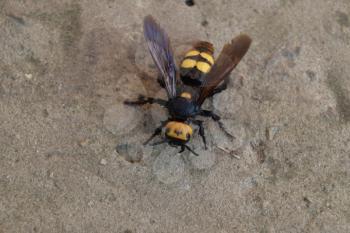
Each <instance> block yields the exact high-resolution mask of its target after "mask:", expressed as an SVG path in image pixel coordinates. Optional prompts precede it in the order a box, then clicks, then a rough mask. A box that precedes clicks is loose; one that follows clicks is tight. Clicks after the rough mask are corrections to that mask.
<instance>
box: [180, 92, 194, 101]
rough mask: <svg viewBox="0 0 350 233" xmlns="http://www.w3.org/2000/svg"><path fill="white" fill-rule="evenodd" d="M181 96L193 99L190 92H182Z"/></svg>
mask: <svg viewBox="0 0 350 233" xmlns="http://www.w3.org/2000/svg"><path fill="white" fill-rule="evenodd" d="M180 96H181V97H183V98H186V99H189V100H190V99H191V98H192V95H191V94H190V93H188V92H182V93H181V95H180Z"/></svg>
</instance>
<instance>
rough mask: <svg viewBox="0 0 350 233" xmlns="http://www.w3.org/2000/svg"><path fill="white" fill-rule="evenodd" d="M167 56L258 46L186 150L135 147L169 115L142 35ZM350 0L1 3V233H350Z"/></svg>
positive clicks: (217, 99) (213, 103)
mask: <svg viewBox="0 0 350 233" xmlns="http://www.w3.org/2000/svg"><path fill="white" fill-rule="evenodd" d="M147 14H152V15H153V16H154V17H155V18H156V19H157V20H158V21H159V22H161V25H162V27H164V28H166V31H167V32H168V34H169V36H170V38H171V41H172V45H173V47H174V51H175V54H176V59H177V61H179V59H181V56H182V55H183V53H184V51H186V49H188V48H189V47H190V45H191V43H192V42H193V41H195V40H197V39H202V40H209V41H211V42H213V43H214V45H215V48H216V53H215V54H216V56H217V55H218V53H219V51H220V49H221V47H222V46H223V44H224V43H225V42H227V41H229V40H230V39H231V38H233V37H234V36H236V35H238V34H239V33H241V32H244V33H247V34H249V35H250V36H251V37H252V38H253V44H252V46H251V48H250V50H249V52H248V54H247V55H246V56H245V57H244V59H243V60H242V62H241V63H240V64H239V65H238V67H237V69H236V70H235V71H234V72H233V73H232V75H231V79H232V82H231V84H230V86H229V88H228V90H227V91H225V92H223V93H222V94H220V95H217V96H215V98H213V99H209V100H208V101H207V102H206V103H205V107H206V108H208V109H212V110H214V111H215V112H217V113H219V114H221V115H222V117H223V122H224V124H225V126H226V127H227V128H228V130H229V131H230V132H231V133H232V134H233V135H234V136H235V139H234V140H232V139H229V138H227V137H226V135H225V134H223V133H222V131H221V130H220V129H219V127H218V126H217V124H215V123H214V122H212V121H211V120H206V121H205V127H206V132H207V135H208V141H209V149H208V150H207V151H205V150H204V149H203V145H202V142H201V140H200V138H199V136H198V135H197V129H196V133H195V136H194V138H193V140H192V142H191V143H190V145H191V146H192V147H193V148H194V149H195V150H196V151H197V152H199V153H200V154H201V155H200V156H199V157H195V156H194V155H193V154H190V153H188V152H185V153H183V154H181V155H180V154H177V152H178V149H174V148H172V147H169V146H167V145H159V146H157V147H154V148H152V147H151V146H146V147H145V146H142V142H143V141H144V140H145V139H146V138H147V137H148V136H149V135H150V134H151V133H152V131H153V129H154V128H155V127H156V126H157V125H158V124H159V121H160V120H164V118H166V114H167V113H166V112H165V111H164V109H161V108H159V107H157V106H144V107H140V108H131V107H126V106H124V105H123V104H122V101H123V100H125V99H132V98H136V97H137V95H138V94H146V95H149V96H163V97H165V93H164V90H162V89H160V87H159V86H158V84H157V83H156V74H157V73H156V70H155V67H154V65H153V63H152V60H151V57H150V55H149V53H148V51H147V48H146V45H145V42H144V39H143V36H142V20H143V17H144V16H145V15H147ZM349 64H350V1H348V0H264V1H262V0H231V1H230V0H217V1H208V0H203V1H200V0H197V1H195V5H194V6H192V7H189V6H187V5H186V4H185V1H171V0H154V1H144V0H135V1H121V0H101V1H92V0H81V1H74V0H63V1H37V0H28V1H23V0H0V232H1V233H8V232H118V233H119V232H120V233H139V232H159V233H160V232H187V233H190V232H196V233H198V232H203V233H204V232H218V233H231V232H261V233H265V232H271V233H272V232H344V233H345V232H350V197H349V192H350V178H349V170H350V157H349V156H350V153H349V150H350V79H349V75H350V66H349Z"/></svg>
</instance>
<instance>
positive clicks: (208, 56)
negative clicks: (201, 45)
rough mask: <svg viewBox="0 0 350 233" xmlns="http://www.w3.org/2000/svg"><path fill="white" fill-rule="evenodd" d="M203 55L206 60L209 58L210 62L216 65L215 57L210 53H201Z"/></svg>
mask: <svg viewBox="0 0 350 233" xmlns="http://www.w3.org/2000/svg"><path fill="white" fill-rule="evenodd" d="M200 54H201V57H203V58H204V59H205V60H207V61H208V62H209V63H210V64H212V65H214V58H213V56H212V55H210V54H209V53H205V52H202V53H200Z"/></svg>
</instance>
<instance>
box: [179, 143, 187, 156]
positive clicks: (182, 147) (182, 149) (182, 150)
mask: <svg viewBox="0 0 350 233" xmlns="http://www.w3.org/2000/svg"><path fill="white" fill-rule="evenodd" d="M185 148H186V147H185V145H181V150H180V151H179V153H180V154H181V153H182V152H184V151H185Z"/></svg>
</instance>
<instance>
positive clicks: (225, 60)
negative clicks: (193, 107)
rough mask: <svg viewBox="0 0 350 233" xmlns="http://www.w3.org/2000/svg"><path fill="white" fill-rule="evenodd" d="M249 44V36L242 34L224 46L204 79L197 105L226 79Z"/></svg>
mask: <svg viewBox="0 0 350 233" xmlns="http://www.w3.org/2000/svg"><path fill="white" fill-rule="evenodd" d="M251 42H252V40H251V39H250V37H249V36H247V35H244V34H242V35H239V36H237V37H235V38H234V39H233V40H232V41H231V43H228V44H225V46H224V48H223V49H222V51H221V53H220V55H219V57H218V59H217V60H216V61H215V64H214V65H213V67H212V68H211V70H210V71H209V73H208V74H207V75H206V76H205V77H204V80H203V84H202V86H201V88H200V93H199V97H198V100H197V102H198V104H199V105H201V104H202V103H203V102H204V100H205V99H206V98H207V97H208V96H210V95H211V94H212V92H213V90H214V89H215V87H217V86H218V85H219V84H220V83H221V82H222V81H223V80H224V79H225V78H226V77H228V75H229V74H230V73H231V71H232V70H233V69H234V68H235V67H236V66H237V64H238V63H239V61H240V60H241V59H242V57H243V56H244V55H245V54H246V52H247V51H248V49H249V46H250V44H251Z"/></svg>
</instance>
